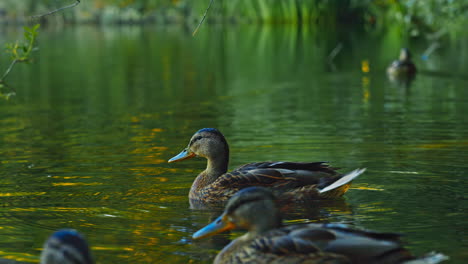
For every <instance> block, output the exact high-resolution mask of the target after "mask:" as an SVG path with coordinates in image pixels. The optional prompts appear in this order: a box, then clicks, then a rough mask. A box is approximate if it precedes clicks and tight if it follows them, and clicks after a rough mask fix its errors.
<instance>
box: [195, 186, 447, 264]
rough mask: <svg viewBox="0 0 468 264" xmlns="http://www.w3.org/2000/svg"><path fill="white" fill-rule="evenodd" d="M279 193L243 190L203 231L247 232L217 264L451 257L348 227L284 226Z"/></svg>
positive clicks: (388, 263) (373, 262) (383, 263)
mask: <svg viewBox="0 0 468 264" xmlns="http://www.w3.org/2000/svg"><path fill="white" fill-rule="evenodd" d="M274 200H275V197H274V195H273V193H272V192H271V191H270V190H269V189H266V188H263V187H249V188H245V189H243V190H241V191H239V192H238V193H237V194H235V195H234V196H233V197H232V198H231V199H230V200H229V202H228V203H227V204H226V207H225V209H224V213H223V214H222V215H221V216H220V217H218V218H217V219H216V220H215V221H213V222H212V223H211V224H209V225H207V226H206V227H204V228H202V229H200V230H199V231H197V232H196V233H195V234H194V235H193V238H194V239H201V238H204V237H207V236H211V235H214V234H217V233H220V232H223V231H226V230H231V229H235V228H242V229H246V230H247V233H246V234H244V235H243V236H241V237H239V238H237V239H235V240H233V241H232V242H231V243H230V244H228V245H227V246H226V247H224V249H222V250H221V252H220V253H218V255H217V256H216V258H215V260H214V263H226V264H231V263H258V264H261V263H309V264H314V263H334V264H337V263H339V264H342V263H346V264H353V263H366V264H377V263H379V264H393V263H407V264H416V263H418V264H423V263H426V264H429V263H438V262H441V261H443V260H445V259H446V258H447V257H446V256H444V255H442V254H436V253H430V254H428V255H426V256H424V257H422V258H416V257H414V256H412V255H411V253H410V252H409V251H408V250H406V249H405V248H403V247H402V245H401V243H400V240H399V238H400V235H398V234H394V233H378V232H373V231H367V230H357V229H351V228H349V227H347V226H346V225H343V224H297V225H289V226H282V223H281V217H280V214H279V211H278V209H277V208H276V204H275V202H274Z"/></svg>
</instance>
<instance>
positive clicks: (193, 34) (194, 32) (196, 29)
mask: <svg viewBox="0 0 468 264" xmlns="http://www.w3.org/2000/svg"><path fill="white" fill-rule="evenodd" d="M213 2H214V0H210V4H209V5H208V8H207V9H206V10H205V14H203V17H202V19H201V20H200V23H198V26H197V27H196V28H195V30H194V31H193V33H192V36H195V34H197V31H198V29H199V28H200V26H201V24H202V23H203V21H205V18H206V14H208V10H210V7H211V5H212V4H213Z"/></svg>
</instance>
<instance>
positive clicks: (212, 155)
mask: <svg viewBox="0 0 468 264" xmlns="http://www.w3.org/2000/svg"><path fill="white" fill-rule="evenodd" d="M196 156H200V157H204V158H206V159H208V160H216V159H218V158H220V157H223V159H229V146H228V144H227V142H226V139H225V138H224V136H223V134H221V132H219V130H217V129H216V128H203V129H200V130H198V131H197V132H196V133H195V134H194V135H193V136H192V138H191V139H190V142H189V144H188V146H187V148H185V149H184V150H182V151H181V152H180V153H179V154H177V155H176V156H174V157H173V158H171V159H170V160H169V161H168V162H169V163H172V162H177V161H182V160H186V159H190V158H193V157H196Z"/></svg>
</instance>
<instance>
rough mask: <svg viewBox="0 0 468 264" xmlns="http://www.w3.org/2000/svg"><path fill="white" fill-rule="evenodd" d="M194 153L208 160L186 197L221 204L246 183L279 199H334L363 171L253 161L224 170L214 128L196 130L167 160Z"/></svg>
mask: <svg viewBox="0 0 468 264" xmlns="http://www.w3.org/2000/svg"><path fill="white" fill-rule="evenodd" d="M195 156H200V157H204V158H206V159H207V160H208V162H207V166H206V169H205V170H204V171H202V172H201V173H200V174H199V175H198V176H197V177H196V179H195V181H194V182H193V184H192V187H191V189H190V193H189V198H190V200H191V201H195V202H204V203H219V202H223V203H224V202H226V201H227V200H228V199H229V198H230V197H231V196H232V195H234V194H235V193H236V192H237V191H239V190H240V189H243V188H245V187H249V186H266V187H270V188H272V189H273V190H274V192H275V193H278V194H279V196H280V197H279V198H280V199H283V200H303V199H317V198H336V197H340V196H342V195H343V194H344V193H345V192H346V191H347V190H348V189H349V187H350V184H351V181H352V180H353V179H354V178H356V177H357V176H359V175H360V174H361V173H363V172H364V170H365V169H357V170H354V171H352V172H350V173H348V174H345V175H342V174H339V173H338V172H337V171H336V170H335V169H334V168H331V167H329V166H328V165H327V164H326V162H310V163H301V162H256V163H249V164H246V165H243V166H241V167H239V168H237V169H235V170H233V171H230V172H227V170H228V163H229V146H228V143H227V141H226V139H225V138H224V136H223V134H221V132H219V131H218V130H217V129H215V128H203V129H200V130H199V131H197V132H196V133H195V134H194V135H193V136H192V138H191V139H190V142H189V144H188V146H187V148H185V149H184V150H183V151H182V152H180V153H179V154H178V155H176V156H175V157H173V158H171V159H170V160H169V162H176V161H182V160H185V159H189V158H192V157H195Z"/></svg>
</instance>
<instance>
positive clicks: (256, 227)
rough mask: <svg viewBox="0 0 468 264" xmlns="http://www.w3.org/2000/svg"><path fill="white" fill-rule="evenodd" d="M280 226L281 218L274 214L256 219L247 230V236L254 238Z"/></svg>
mask: <svg viewBox="0 0 468 264" xmlns="http://www.w3.org/2000/svg"><path fill="white" fill-rule="evenodd" d="M281 226H282V223H281V217H280V216H279V215H278V214H276V215H272V216H268V217H258V219H257V222H256V223H255V224H253V225H252V226H251V227H250V228H249V232H248V233H247V235H248V236H249V237H250V238H252V239H253V238H254V237H257V236H260V235H263V234H264V233H266V232H268V231H270V230H273V229H277V228H280V227H281Z"/></svg>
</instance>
